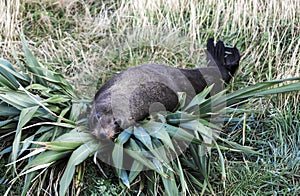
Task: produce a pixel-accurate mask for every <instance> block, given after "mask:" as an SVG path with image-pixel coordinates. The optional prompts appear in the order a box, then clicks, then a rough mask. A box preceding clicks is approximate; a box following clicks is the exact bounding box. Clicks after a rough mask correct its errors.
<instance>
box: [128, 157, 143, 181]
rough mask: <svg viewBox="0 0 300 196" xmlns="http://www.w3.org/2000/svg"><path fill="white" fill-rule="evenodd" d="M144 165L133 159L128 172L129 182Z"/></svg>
mask: <svg viewBox="0 0 300 196" xmlns="http://www.w3.org/2000/svg"><path fill="white" fill-rule="evenodd" d="M143 168H144V165H143V164H142V163H140V162H139V161H136V160H134V161H133V163H132V165H131V168H130V173H129V177H128V178H129V183H131V182H132V181H133V180H134V179H135V178H136V177H137V176H138V175H139V174H140V173H141V171H142V170H143Z"/></svg>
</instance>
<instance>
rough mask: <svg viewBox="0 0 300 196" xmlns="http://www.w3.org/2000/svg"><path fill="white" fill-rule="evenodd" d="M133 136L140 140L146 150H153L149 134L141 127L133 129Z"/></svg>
mask: <svg viewBox="0 0 300 196" xmlns="http://www.w3.org/2000/svg"><path fill="white" fill-rule="evenodd" d="M133 130H134V131H133V135H134V136H135V137H136V138H137V139H138V140H140V141H141V142H142V143H143V144H144V145H145V146H147V148H149V149H153V146H152V141H151V137H150V135H149V133H148V132H147V131H146V130H145V129H144V128H143V127H141V126H138V127H134V129H133Z"/></svg>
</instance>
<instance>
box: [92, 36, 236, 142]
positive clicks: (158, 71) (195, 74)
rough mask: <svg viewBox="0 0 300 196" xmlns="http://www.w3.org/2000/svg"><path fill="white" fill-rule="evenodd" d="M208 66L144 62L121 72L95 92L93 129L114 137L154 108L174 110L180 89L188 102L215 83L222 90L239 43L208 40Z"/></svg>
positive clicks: (97, 133)
mask: <svg viewBox="0 0 300 196" xmlns="http://www.w3.org/2000/svg"><path fill="white" fill-rule="evenodd" d="M206 55H207V61H208V66H207V67H201V68H197V69H178V68H174V67H170V66H166V65H160V64H144V65H140V66H137V67H132V68H129V69H127V70H124V71H122V72H120V73H119V74H117V75H115V76H113V77H112V78H111V79H109V80H108V81H107V82H106V83H105V84H104V85H103V86H102V87H101V88H100V89H99V90H98V91H97V93H96V95H95V97H94V101H93V105H92V111H91V114H90V117H89V124H90V130H91V131H92V133H93V134H94V135H95V137H96V138H97V139H99V140H106V139H111V138H113V137H114V136H115V134H116V133H117V132H119V131H122V130H124V129H126V128H128V127H129V126H132V125H134V124H136V123H137V122H138V121H140V120H143V119H145V118H146V117H147V116H148V115H149V114H150V113H151V112H158V111H164V110H165V111H174V110H175V109H176V108H177V107H178V94H177V93H178V92H185V93H186V95H187V98H186V101H187V103H188V102H189V101H190V100H191V99H192V98H193V97H194V96H195V95H196V94H198V93H200V92H201V91H202V90H203V89H204V88H205V87H207V86H209V85H211V84H215V85H214V88H213V90H212V91H213V92H212V93H217V92H219V91H221V90H223V85H224V84H226V83H228V82H229V81H230V79H231V78H232V77H233V75H234V74H235V72H236V70H237V69H238V66H239V61H240V54H239V51H238V49H237V48H236V47H226V46H224V43H223V42H222V41H218V42H217V43H216V45H215V44H214V40H213V39H209V40H208V41H207V50H206Z"/></svg>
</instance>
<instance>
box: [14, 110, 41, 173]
mask: <svg viewBox="0 0 300 196" xmlns="http://www.w3.org/2000/svg"><path fill="white" fill-rule="evenodd" d="M38 108H39V106H34V107H30V108H25V109H23V110H22V111H21V114H20V117H19V122H18V126H17V130H16V136H15V139H14V141H13V149H12V161H16V160H17V157H18V153H19V147H20V140H21V136H22V128H23V127H24V126H25V125H26V123H28V122H29V121H30V120H31V119H32V117H33V115H34V114H35V112H36V111H37V109H38ZM14 168H16V165H15V164H14Z"/></svg>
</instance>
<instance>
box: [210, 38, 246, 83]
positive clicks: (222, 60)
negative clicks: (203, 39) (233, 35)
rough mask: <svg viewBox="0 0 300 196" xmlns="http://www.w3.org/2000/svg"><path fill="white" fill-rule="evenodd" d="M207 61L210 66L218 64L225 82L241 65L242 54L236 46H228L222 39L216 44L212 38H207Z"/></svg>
mask: <svg viewBox="0 0 300 196" xmlns="http://www.w3.org/2000/svg"><path fill="white" fill-rule="evenodd" d="M206 54H207V61H208V64H209V66H211V65H217V66H218V67H219V69H220V71H221V73H222V76H223V79H224V80H225V82H229V80H230V78H231V77H232V76H233V75H234V73H235V72H236V70H237V69H238V66H239V61H240V54H239V51H238V49H237V48H236V47H226V46H224V43H223V42H222V41H218V42H217V44H216V45H215V44H214V40H213V39H212V38H210V39H208V40H207V53H206Z"/></svg>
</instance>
